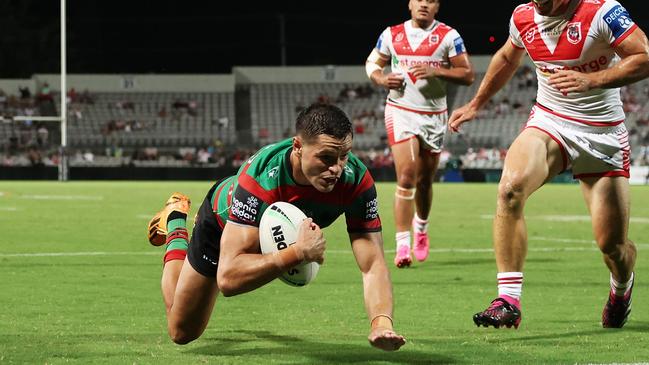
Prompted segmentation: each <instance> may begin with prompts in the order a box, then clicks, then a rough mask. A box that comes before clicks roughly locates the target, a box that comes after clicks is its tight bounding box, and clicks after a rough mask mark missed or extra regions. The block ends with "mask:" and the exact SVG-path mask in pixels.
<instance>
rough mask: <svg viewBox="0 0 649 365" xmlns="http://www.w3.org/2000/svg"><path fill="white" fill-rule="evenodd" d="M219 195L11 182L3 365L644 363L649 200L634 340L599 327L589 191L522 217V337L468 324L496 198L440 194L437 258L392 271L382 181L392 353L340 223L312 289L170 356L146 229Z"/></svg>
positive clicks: (222, 316)
mask: <svg viewBox="0 0 649 365" xmlns="http://www.w3.org/2000/svg"><path fill="white" fill-rule="evenodd" d="M209 187H210V183H209V182H200V183H187V182H164V183H147V182H137V183H136V182H100V183H96V182H69V183H57V182H0V222H1V223H0V227H2V238H1V239H0V279H1V281H0V305H2V310H1V311H0V364H5V363H6V364H19V363H41V364H43V363H48V364H60V363H76V364H95V363H102V364H126V363H129V364H133V363H137V364H171V363H177V364H196V363H212V364H237V363H241V364H314V363H329V364H343V363H357V364H364V363H377V364H381V363H386V364H387V363H396V364H436V363H448V364H496V363H498V364H527V363H529V364H537V363H565V364H574V363H623V362H627V363H628V362H643V361H644V362H646V361H649V310H648V308H649V304H648V303H649V294H648V293H647V288H648V285H647V281H646V280H647V279H646V277H647V276H649V274H645V267H647V264H648V263H649V258H648V257H647V255H646V252H647V248H649V187H645V186H640V187H632V189H631V194H632V196H631V199H632V223H631V226H630V237H631V238H632V239H633V240H635V241H636V243H637V244H638V250H639V258H638V263H637V270H636V272H637V276H638V281H637V282H636V287H635V291H634V309H633V313H632V314H631V318H630V320H629V322H628V324H627V325H626V326H625V327H624V329H622V330H613V329H602V328H601V325H600V323H599V322H600V316H601V310H602V307H603V305H604V301H605V298H606V295H607V291H608V272H607V270H606V269H605V267H604V264H603V263H602V259H601V255H600V254H599V253H598V251H597V250H596V247H595V245H594V243H592V241H591V240H592V235H591V228H590V223H589V222H588V221H587V220H586V218H585V216H586V215H587V211H586V208H585V206H584V204H583V198H582V196H581V193H580V191H579V187H578V185H576V184H566V185H559V184H556V185H548V186H546V187H544V188H542V189H541V190H540V191H539V192H537V193H536V194H535V195H534V196H533V197H532V199H531V200H530V201H529V203H528V205H527V208H526V212H527V216H528V221H527V223H528V228H529V233H530V245H529V247H530V252H529V254H528V259H527V265H526V268H525V287H524V296H523V322H522V324H521V328H520V329H518V330H503V329H501V330H495V329H492V328H489V329H485V328H477V327H475V326H474V325H473V322H472V321H471V316H472V314H473V313H474V312H476V311H478V310H481V309H483V308H484V307H485V306H486V305H487V304H488V303H489V301H490V300H491V299H493V297H494V296H495V294H496V288H495V274H496V268H495V263H494V258H493V253H492V252H490V251H489V250H488V249H490V248H491V220H490V217H491V216H492V215H493V212H494V207H495V193H496V186H495V185H491V184H478V185H472V184H439V185H436V186H435V194H436V195H435V203H434V212H433V213H432V216H431V227H430V232H431V237H432V238H431V239H432V246H433V249H434V251H433V252H432V254H431V257H430V258H429V260H428V261H427V262H425V263H415V264H414V265H413V267H411V268H409V269H401V270H399V269H396V268H394V267H393V265H392V264H391V260H392V257H393V237H394V227H393V220H392V217H391V216H392V214H391V205H392V196H393V195H392V194H393V188H394V185H392V184H380V185H379V189H378V190H379V199H380V204H381V208H380V212H381V217H382V220H383V225H384V237H385V239H386V250H387V251H388V252H387V253H386V255H387V259H388V260H389V262H390V269H391V272H392V280H393V284H394V296H395V323H396V329H397V330H398V331H399V332H400V333H401V334H403V335H404V336H406V338H407V340H408V343H407V344H406V346H404V347H403V348H402V349H401V351H399V352H396V353H385V352H382V351H379V350H375V349H373V348H371V347H370V346H369V345H368V343H367V339H366V338H367V334H368V321H367V318H366V315H365V311H364V308H363V301H362V286H361V278H360V274H359V271H358V269H357V267H356V264H355V262H354V259H353V256H352V255H351V251H350V249H349V242H348V239H347V237H346V234H345V229H344V223H343V222H342V221H341V220H339V221H337V222H336V223H335V224H334V225H333V226H331V227H329V228H328V229H326V230H325V235H326V237H327V244H328V250H329V252H328V254H327V256H326V262H325V264H324V266H323V267H322V268H321V270H320V272H319V274H318V277H317V278H316V280H315V281H314V282H313V283H311V284H309V285H308V286H306V287H303V288H293V287H289V286H288V285H285V284H283V283H281V282H280V281H275V282H272V283H270V284H269V285H267V286H265V287H262V288H260V289H259V290H256V291H254V292H252V293H248V294H245V295H241V296H236V297H232V298H223V297H220V298H219V299H218V300H217V305H216V309H215V312H214V314H213V316H212V319H211V322H210V324H209V326H208V328H207V330H206V332H205V334H204V335H203V336H202V337H201V338H200V339H199V340H197V341H195V342H193V343H191V344H189V345H185V346H178V345H175V344H173V343H172V342H171V341H170V340H169V339H168V337H167V334H166V322H165V317H164V308H163V304H162V299H161V296H160V288H159V280H160V273H161V259H162V254H163V253H162V249H160V248H154V247H151V246H149V245H148V243H147V242H146V237H145V226H146V223H147V217H149V216H150V215H151V214H152V213H154V212H155V211H156V210H158V209H159V207H160V206H161V204H162V202H163V201H164V200H165V199H166V198H167V196H168V195H169V194H170V193H171V192H172V191H174V190H180V191H183V192H185V193H186V194H188V195H189V196H191V198H192V199H193V200H194V202H195V203H199V202H200V201H201V200H202V199H203V197H204V194H205V192H206V191H207V190H208V188H209ZM197 208H198V204H194V206H193V208H192V209H193V210H194V211H195V210H196V209H197ZM192 215H193V214H192ZM43 253H51V254H57V253H66V254H67V255H63V256H62V255H50V256H45V255H42V254H43ZM23 254H28V255H23Z"/></svg>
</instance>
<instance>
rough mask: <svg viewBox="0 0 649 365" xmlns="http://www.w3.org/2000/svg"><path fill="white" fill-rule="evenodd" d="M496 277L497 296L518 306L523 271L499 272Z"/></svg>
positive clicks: (521, 290)
mask: <svg viewBox="0 0 649 365" xmlns="http://www.w3.org/2000/svg"><path fill="white" fill-rule="evenodd" d="M496 278H497V279H498V297H499V298H503V299H505V300H506V301H507V302H508V303H509V304H512V305H515V306H516V307H518V308H520V306H521V303H520V300H521V294H522V292H523V273H522V272H500V273H498V275H497V276H496Z"/></svg>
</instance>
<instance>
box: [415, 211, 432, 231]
mask: <svg viewBox="0 0 649 365" xmlns="http://www.w3.org/2000/svg"><path fill="white" fill-rule="evenodd" d="M413 223H414V224H413V228H414V230H415V233H426V232H428V219H421V218H419V215H417V213H415V219H414V220H413Z"/></svg>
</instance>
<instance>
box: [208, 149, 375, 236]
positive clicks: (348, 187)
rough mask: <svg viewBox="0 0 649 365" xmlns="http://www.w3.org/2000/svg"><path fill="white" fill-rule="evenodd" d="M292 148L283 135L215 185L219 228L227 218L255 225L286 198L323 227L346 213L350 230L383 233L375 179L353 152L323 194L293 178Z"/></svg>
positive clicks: (213, 200)
mask: <svg viewBox="0 0 649 365" xmlns="http://www.w3.org/2000/svg"><path fill="white" fill-rule="evenodd" d="M292 146H293V143H292V139H286V140H283V141H280V142H277V143H274V144H270V145H268V146H265V147H263V148H262V149H260V150H259V151H258V152H257V153H256V154H255V155H254V156H252V157H251V158H250V159H249V160H248V161H247V162H246V163H245V164H244V165H243V166H241V168H240V169H239V172H238V173H237V174H236V175H235V176H231V177H229V178H227V179H225V180H224V181H222V182H221V183H219V185H218V186H217V187H216V189H215V190H214V194H213V195H212V196H211V197H210V199H211V201H212V210H213V211H214V212H215V214H216V219H217V221H218V223H219V226H221V228H223V227H224V226H225V223H226V222H227V221H231V222H234V223H237V224H243V225H250V226H254V227H258V226H259V220H260V219H261V216H262V214H264V211H265V210H266V208H268V206H269V205H270V204H272V203H274V202H278V201H284V202H289V203H291V204H293V205H295V206H297V207H298V208H300V209H301V210H302V211H303V212H304V213H305V214H306V215H307V216H308V217H311V218H313V221H314V222H315V223H317V224H318V225H319V226H320V227H322V228H324V227H327V226H329V225H330V224H331V223H333V222H334V221H335V220H336V219H337V218H338V217H339V216H340V215H341V214H345V219H346V222H347V231H348V232H349V233H362V232H379V231H381V219H380V218H379V213H378V205H377V199H376V187H375V186H374V179H372V176H371V175H370V173H369V171H368V170H367V167H365V165H363V163H362V162H361V161H360V160H359V159H358V158H357V157H356V156H354V155H353V154H352V153H350V154H349V159H348V162H347V165H345V168H344V170H343V173H342V175H341V177H340V179H339V180H338V182H337V183H336V186H335V187H334V189H333V190H332V191H331V192H328V193H322V192H319V191H318V190H317V189H316V188H314V187H312V186H303V185H298V184H297V183H296V182H295V180H294V179H293V173H292V169H291V163H290V154H291V151H292Z"/></svg>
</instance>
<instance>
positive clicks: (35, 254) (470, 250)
mask: <svg viewBox="0 0 649 365" xmlns="http://www.w3.org/2000/svg"><path fill="white" fill-rule="evenodd" d="M637 247H638V248H639V249H640V248H642V249H645V248H649V244H640V245H637ZM528 251H530V252H563V251H570V252H581V251H599V249H598V248H597V247H530V248H529V249H528ZM394 252H395V250H385V253H394ZM430 252H432V253H491V252H493V249H492V248H431V249H430ZM325 253H326V254H350V253H352V250H351V249H349V250H327V251H326V252H325ZM162 255H163V253H162V251H161V250H156V251H155V252H154V251H133V252H126V251H115V252H108V251H98V252H92V251H91V252H33V253H0V257H70V256H162Z"/></svg>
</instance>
